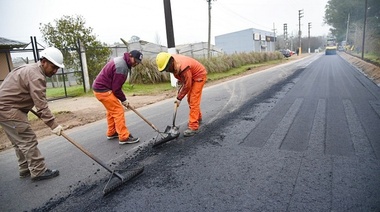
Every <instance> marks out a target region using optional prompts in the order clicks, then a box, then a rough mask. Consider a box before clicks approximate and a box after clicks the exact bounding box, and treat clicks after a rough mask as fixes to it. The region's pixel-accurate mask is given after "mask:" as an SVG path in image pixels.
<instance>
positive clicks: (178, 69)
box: [156, 52, 207, 137]
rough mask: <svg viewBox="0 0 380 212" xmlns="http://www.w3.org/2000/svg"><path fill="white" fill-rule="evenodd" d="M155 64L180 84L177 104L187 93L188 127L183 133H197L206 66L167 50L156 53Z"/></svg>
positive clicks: (200, 117) (205, 78)
mask: <svg viewBox="0 0 380 212" xmlns="http://www.w3.org/2000/svg"><path fill="white" fill-rule="evenodd" d="M156 64H157V68H158V71H160V72H162V71H166V72H169V73H172V74H173V75H174V77H175V78H176V79H178V82H179V84H181V85H182V86H181V87H180V89H179V91H178V94H177V101H176V102H177V106H179V104H180V103H181V101H182V99H183V98H184V97H185V96H186V95H187V102H188V104H189V108H190V113H189V123H188V129H186V130H185V131H184V133H183V134H184V136H186V137H187V136H193V135H195V134H196V133H198V130H199V124H200V122H201V121H202V112H201V107H200V105H201V98H202V90H203V86H204V84H205V83H206V80H207V70H206V68H205V67H204V66H203V65H202V64H201V63H200V62H198V61H197V60H195V59H193V58H191V57H187V56H184V55H179V54H169V53H167V52H161V53H159V54H158V55H157V57H156Z"/></svg>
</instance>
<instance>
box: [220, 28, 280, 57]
mask: <svg viewBox="0 0 380 212" xmlns="http://www.w3.org/2000/svg"><path fill="white" fill-rule="evenodd" d="M275 41H276V40H275V35H274V32H269V31H264V30H260V29H254V28H249V29H245V30H241V31H236V32H231V33H227V34H223V35H218V36H215V46H217V47H218V48H220V49H222V51H223V52H224V53H226V54H233V53H242V52H274V51H275V49H276V42H275Z"/></svg>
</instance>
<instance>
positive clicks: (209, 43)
mask: <svg viewBox="0 0 380 212" xmlns="http://www.w3.org/2000/svg"><path fill="white" fill-rule="evenodd" d="M206 1H207V2H208V48H207V59H210V52H211V0H206ZM214 1H216V0H214Z"/></svg>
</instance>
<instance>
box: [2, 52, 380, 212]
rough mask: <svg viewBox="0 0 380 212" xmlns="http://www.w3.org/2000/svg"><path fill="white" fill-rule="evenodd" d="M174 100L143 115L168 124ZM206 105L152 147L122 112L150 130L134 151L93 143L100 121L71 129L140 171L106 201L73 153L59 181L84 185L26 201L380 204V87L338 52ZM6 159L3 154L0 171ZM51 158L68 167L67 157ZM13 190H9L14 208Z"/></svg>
mask: <svg viewBox="0 0 380 212" xmlns="http://www.w3.org/2000/svg"><path fill="white" fill-rule="evenodd" d="M184 103H185V102H184ZM172 104H173V103H172V101H171V100H168V101H164V102H162V103H158V104H154V105H151V106H149V107H146V108H143V109H141V112H142V113H143V114H144V115H146V116H147V117H148V119H149V120H151V121H152V122H153V123H156V125H157V126H158V127H159V128H160V129H163V128H164V126H166V125H168V124H170V121H171V113H172ZM202 111H203V113H204V117H203V119H204V123H203V124H202V126H201V132H200V133H199V134H198V135H196V136H194V137H191V138H184V137H182V136H180V138H179V139H178V140H174V141H171V142H168V143H166V144H164V145H162V146H161V147H158V148H154V149H152V148H151V147H150V146H149V145H147V143H148V140H149V139H148V138H150V137H152V135H154V133H153V134H152V133H149V128H148V127H146V124H144V123H143V122H142V121H141V120H139V119H135V118H134V116H132V115H131V114H129V115H127V117H128V118H129V120H130V123H131V125H132V126H131V128H132V129H140V130H142V129H144V130H145V131H144V132H146V135H145V137H144V136H143V139H145V142H144V143H143V144H144V145H142V144H140V145H142V146H140V148H141V149H140V151H137V152H136V154H135V155H134V156H130V157H129V156H128V157H127V156H126V155H125V156H124V155H123V151H125V150H122V149H121V148H122V147H119V146H118V145H114V144H113V143H107V145H105V144H104V142H105V141H99V142H98V141H95V140H94V139H91V138H93V137H99V136H100V135H99V133H98V132H97V131H101V126H102V125H104V123H99V124H97V123H95V124H93V125H89V126H86V128H85V129H83V130H82V132H81V130H74V131H72V132H71V136H73V137H75V138H78V139H79V138H82V139H84V138H87V141H86V142H84V143H85V144H86V145H88V147H89V148H90V149H91V150H92V151H95V152H96V154H97V155H101V158H107V161H109V160H112V161H118V162H121V165H120V166H124V167H125V166H128V165H131V164H134V165H135V164H138V165H144V166H145V171H144V173H143V174H142V175H141V176H140V177H139V178H137V179H135V180H133V181H131V182H130V183H129V184H127V185H125V186H124V187H122V188H121V189H120V190H119V191H117V192H115V193H113V194H111V195H109V196H107V197H105V198H104V197H101V190H102V188H103V185H104V180H105V177H104V176H105V174H104V172H102V171H100V172H99V173H98V176H96V177H94V176H92V175H90V174H91V173H92V172H93V170H94V168H98V167H97V166H95V167H94V166H93V167H89V166H88V163H87V162H86V161H88V159H86V158H82V157H80V158H79V157H78V156H76V155H75V154H74V153H72V154H73V155H71V157H72V158H73V157H74V158H75V161H76V162H75V163H71V165H70V168H71V169H72V170H71V172H70V170H65V172H66V173H67V172H70V173H71V175H72V176H71V177H70V175H69V174H66V175H65V178H63V176H60V177H59V178H57V179H60V180H63V179H65V180H66V181H68V182H65V183H66V184H68V183H69V182H71V183H72V184H75V180H74V181H73V179H76V180H77V179H82V183H83V185H82V184H81V186H74V187H73V189H72V191H68V189H67V188H65V186H64V183H62V182H61V183H60V184H59V189H60V192H57V191H55V192H56V193H55V197H54V198H52V199H47V198H46V199H45V203H44V204H35V205H40V206H39V207H33V208H37V209H39V210H53V211H380V189H379V188H380V160H379V158H380V88H379V87H377V86H376V85H375V84H374V83H373V82H371V81H370V80H368V79H367V78H366V77H365V76H364V75H363V74H361V73H360V72H359V71H357V70H356V69H355V68H353V67H352V66H351V65H349V64H348V63H347V62H346V61H344V60H343V59H341V58H340V56H339V55H330V56H325V55H322V54H318V55H313V56H310V57H307V58H305V59H303V60H300V61H297V62H294V63H290V64H285V65H281V66H278V67H275V68H271V69H268V70H266V71H262V72H259V73H256V74H253V75H249V76H245V77H242V78H239V79H236V80H232V81H229V82H226V83H223V84H219V85H216V86H211V87H208V88H207V89H205V91H204V96H203V100H202ZM187 113H188V109H187V105H186V103H185V104H183V105H181V107H180V108H179V113H178V115H177V122H176V123H177V124H178V125H179V126H180V127H181V128H180V129H181V132H183V130H184V129H185V128H186V121H187ZM163 117H166V118H163ZM103 127H104V126H103ZM85 130H86V131H87V135H85V134H83V133H86V132H83V131H85ZM89 132H92V134H91V135H89V134H88V133H89ZM56 142H58V141H56ZM91 142H93V144H91V145H90V144H89V143H91ZM62 146H64V147H62V148H61V149H63V150H65V149H67V148H66V147H65V145H63V144H62ZM52 149H53V150H52V151H55V148H54V147H52ZM63 150H62V151H63ZM57 151H58V150H57ZM71 151H73V150H71ZM62 154H69V153H63V152H62ZM115 154H117V156H116V155H115ZM50 159H51V160H52V158H50ZM2 160H3V155H2V154H0V166H1V168H2V172H3V170H4V169H3V167H4V166H5V165H3V163H1V161H2ZM67 160H68V161H71V160H70V159H67ZM53 163H55V165H57V166H63V161H55V160H53ZM66 164H67V163H66ZM81 164H82V166H81ZM78 166H80V167H81V168H83V169H84V168H85V167H86V169H84V170H83V173H80V172H78V171H80V169H79V168H78ZM76 171H77V172H76ZM65 172H63V173H65ZM74 173H75V175H74ZM81 175H84V176H88V177H89V178H91V180H88V179H87V178H83V177H79V176H81ZM89 175H90V176H89ZM3 176H4V174H3V173H1V175H0V177H3ZM8 177H9V176H8ZM66 178H67V179H66ZM70 178H71V179H70ZM96 179H97V180H96ZM1 181H3V178H1ZM54 182H58V180H55V181H48V182H47V183H45V184H41V185H39V186H40V188H45V187H48V185H52V184H53V183H54ZM73 182H74V183H73ZM1 183H3V182H1ZM78 184H79V183H78ZM26 186H27V184H26V185H25V183H23V184H22V185H17V186H16V185H14V187H16V188H17V189H19V190H22V191H25V192H26V193H31V192H34V193H35V194H40V193H41V192H42V191H41V190H38V189H35V188H31V189H30V190H27V189H26ZM3 188H4V186H1V187H0V189H3ZM74 188H75V189H74ZM56 189H58V188H56ZM63 191H65V192H63ZM67 193H69V194H70V195H67ZM53 194H54V193H53ZM22 195H24V196H25V195H26V194H24V193H23V194H22ZM0 197H1V198H5V197H4V196H0ZM15 197H16V196H14V197H13V198H8V197H6V198H7V199H9V201H10V202H13V203H12V204H13V206H14V204H15V202H16V201H15V200H16V199H17V198H15ZM12 204H7V205H8V207H9V208H12V207H11V206H9V205H12Z"/></svg>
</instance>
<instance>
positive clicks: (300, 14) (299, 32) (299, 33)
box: [298, 10, 303, 54]
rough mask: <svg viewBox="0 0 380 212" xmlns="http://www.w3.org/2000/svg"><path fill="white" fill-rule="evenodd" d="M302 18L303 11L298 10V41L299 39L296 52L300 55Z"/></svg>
mask: <svg viewBox="0 0 380 212" xmlns="http://www.w3.org/2000/svg"><path fill="white" fill-rule="evenodd" d="M302 17H303V10H298V39H299V47H298V52H299V54H301V50H302V49H301V35H302V32H301V18H302Z"/></svg>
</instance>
